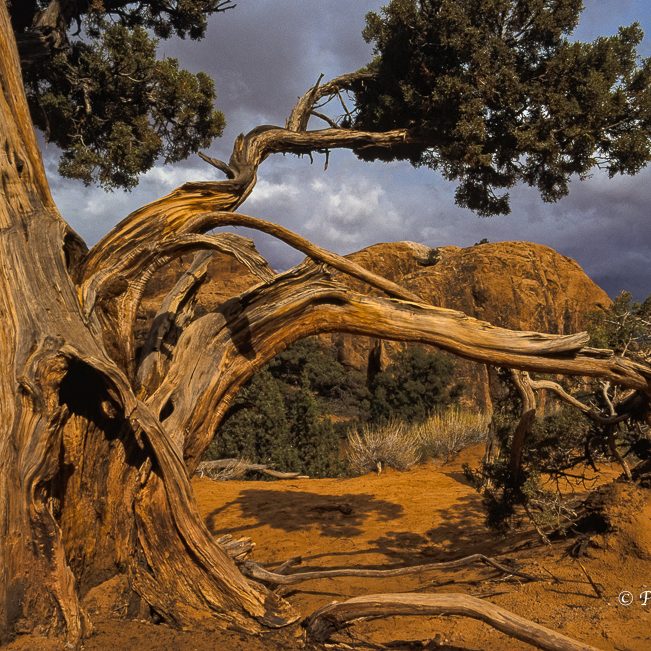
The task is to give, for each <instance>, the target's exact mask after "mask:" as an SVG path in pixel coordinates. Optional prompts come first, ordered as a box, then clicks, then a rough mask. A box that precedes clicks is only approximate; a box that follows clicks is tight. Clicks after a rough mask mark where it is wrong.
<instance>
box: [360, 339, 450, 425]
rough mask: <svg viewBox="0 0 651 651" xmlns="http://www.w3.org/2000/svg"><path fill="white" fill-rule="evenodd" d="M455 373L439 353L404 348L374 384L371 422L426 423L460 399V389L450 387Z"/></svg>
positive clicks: (376, 377)
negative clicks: (439, 409) (433, 412)
mask: <svg viewBox="0 0 651 651" xmlns="http://www.w3.org/2000/svg"><path fill="white" fill-rule="evenodd" d="M453 369H454V365H453V363H452V361H451V360H450V359H449V358H447V357H444V356H443V355H441V354H440V353H437V352H435V351H431V350H428V349H425V348H421V347H419V346H409V347H407V348H405V350H404V351H402V352H401V353H400V354H399V355H398V356H396V357H395V358H394V360H393V361H392V363H391V364H390V365H389V366H388V368H387V369H386V370H385V371H384V372H382V373H378V374H377V375H376V376H375V378H374V379H373V381H372V383H371V386H370V390H371V404H370V418H371V420H373V421H375V422H381V421H387V420H389V419H390V418H398V419H402V420H405V421H420V420H424V419H425V418H427V416H429V414H430V413H431V412H432V411H433V410H434V409H435V408H436V407H439V406H441V405H445V404H447V403H449V402H450V401H451V400H452V399H453V398H454V397H456V396H458V394H459V392H460V388H459V387H456V386H450V383H451V380H452V372H453Z"/></svg>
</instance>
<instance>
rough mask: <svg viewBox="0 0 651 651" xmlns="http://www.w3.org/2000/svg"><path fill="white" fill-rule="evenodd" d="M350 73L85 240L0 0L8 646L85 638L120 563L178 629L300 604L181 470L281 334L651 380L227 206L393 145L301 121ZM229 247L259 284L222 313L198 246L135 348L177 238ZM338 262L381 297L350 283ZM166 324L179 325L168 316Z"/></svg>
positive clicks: (2, 485) (606, 354)
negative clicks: (146, 297)
mask: <svg viewBox="0 0 651 651" xmlns="http://www.w3.org/2000/svg"><path fill="white" fill-rule="evenodd" d="M359 78H360V75H359V74H358V75H347V76H343V77H340V78H337V79H334V80H332V81H331V82H328V83H326V84H323V85H318V84H317V86H315V88H313V89H311V90H310V91H309V92H308V93H307V94H306V95H305V96H304V97H303V98H301V99H300V100H299V102H298V103H297V105H296V107H295V109H294V111H293V112H292V115H291V116H290V118H289V120H288V123H287V125H286V127H285V128H280V127H260V128H258V129H254V130H253V131H251V132H250V133H249V134H247V135H246V136H241V137H240V138H239V139H238V140H237V142H236V144H235V148H234V151H233V155H232V157H231V160H230V162H229V163H228V164H226V163H222V162H220V161H212V162H213V164H214V165H215V166H216V167H217V168H218V169H220V170H221V171H223V172H225V173H226V175H227V177H228V179H227V180H225V181H221V182H217V181H210V182H203V183H188V184H185V185H184V186H182V187H180V188H178V189H177V190H175V191H174V192H172V193H171V194H170V195H168V196H166V197H163V198H162V199H159V200H157V201H154V202H153V203H151V204H149V205H147V206H145V207H144V208H142V209H140V210H138V211H136V212H135V213H133V214H132V215H129V216H128V217H127V218H126V219H125V220H124V221H122V222H121V223H120V224H119V225H118V226H116V227H115V228H114V229H113V230H112V231H111V232H110V233H109V234H108V235H107V236H106V237H105V238H104V239H103V240H102V241H100V242H99V243H98V244H97V245H96V246H95V247H93V248H92V249H91V250H90V251H87V250H86V248H85V246H84V245H83V243H82V242H81V240H80V239H79V237H78V236H77V235H76V234H75V233H74V232H73V231H71V229H70V228H69V227H68V226H67V225H66V223H65V222H64V221H63V220H62V218H61V217H60V215H59V214H58V212H57V210H56V207H55V205H54V203H53V201H52V198H51V196H50V192H49V189H48V185H47V181H46V179H45V174H44V171H43V166H42V163H41V159H40V154H39V152H38V148H37V144H36V139H35V136H34V132H33V129H32V126H31V122H30V118H29V113H28V110H27V106H26V102H25V97H24V93H23V87H22V81H21V77H20V67H19V63H18V58H17V52H16V48H15V43H14V40H13V34H12V32H11V26H10V23H9V18H8V16H7V10H6V4H5V3H4V2H0V85H1V86H2V93H1V94H0V139H1V140H2V142H0V175H1V177H2V193H1V194H0V320H1V326H0V405H1V409H2V419H1V420H0V567H1V568H2V575H1V576H0V643H2V642H4V641H6V640H8V639H9V638H10V637H11V636H12V635H13V634H15V633H17V632H24V631H35V632H40V633H45V634H53V635H62V636H65V637H66V638H67V639H68V641H70V642H71V643H73V644H74V643H77V642H78V641H79V640H80V639H81V638H82V637H83V636H84V635H85V634H86V633H88V631H89V630H90V622H89V619H88V617H87V616H86V615H85V614H84V611H83V608H82V607H81V605H80V604H81V601H82V597H83V595H84V594H85V592H87V591H88V590H89V589H90V588H92V587H94V586H96V585H98V584H100V583H101V582H103V581H104V580H106V579H108V578H111V577H113V576H115V575H116V574H122V575H124V576H125V577H126V578H127V579H128V583H127V586H128V587H126V588H125V594H124V597H123V598H124V601H125V604H128V603H130V604H131V606H132V607H133V608H138V607H139V604H140V606H142V605H143V604H144V605H145V606H148V607H151V608H152V609H153V610H154V611H155V612H156V613H158V614H159V615H160V616H161V617H163V618H164V619H165V620H167V621H168V622H170V623H172V624H176V625H179V626H192V625H201V626H215V627H225V626H237V627H238V628H239V629H240V630H246V631H251V632H255V631H258V630H260V629H261V628H263V627H269V626H282V625H286V624H287V623H289V622H292V621H295V620H296V619H297V615H296V614H295V613H294V612H293V611H292V609H291V608H290V607H289V605H288V604H287V603H286V602H284V601H283V600H282V599H280V598H279V597H277V596H276V595H275V594H273V593H271V592H269V590H268V589H267V588H265V587H264V586H262V585H260V584H257V583H255V582H253V581H252V580H250V579H248V578H246V577H245V576H243V575H242V574H241V573H240V571H239V570H238V569H237V567H236V566H235V564H234V563H233V562H232V561H231V559H230V558H229V556H228V554H227V553H226V552H225V551H224V550H222V548H220V546H219V545H218V544H217V542H216V541H215V540H213V538H212V537H211V535H210V533H209V532H208V530H207V529H206V527H205V526H204V524H203V523H202V521H201V519H200V517H199V515H198V512H197V509H196V507H195V505H194V500H193V497H192V491H191V487H190V483H189V476H190V474H191V473H192V471H193V470H194V468H195V467H196V464H197V463H198V461H199V459H200V458H201V455H202V454H203V452H204V451H205V449H206V447H207V446H208V445H209V443H210V441H211V439H212V437H213V436H214V433H215V429H216V428H217V426H218V425H219V423H220V421H221V419H222V418H223V416H224V414H225V413H226V411H227V409H228V406H229V405H230V403H231V402H232V400H233V397H234V396H235V395H236V393H237V391H238V389H239V388H240V387H241V386H242V384H243V383H244V382H246V381H247V380H248V379H249V378H250V377H251V375H252V373H253V372H254V371H255V370H256V369H257V368H259V367H260V366H261V365H262V364H264V363H265V362H266V361H268V360H269V359H270V358H271V357H273V356H274V355H275V354H277V353H278V352H279V351H281V350H282V349H283V348H284V347H286V346H287V345H288V344H289V343H291V342H292V341H294V340H296V339H298V338H300V337H304V336H307V335H310V334H315V333H318V332H328V331H346V332H351V333H359V334H364V335H370V336H376V337H382V338H391V339H396V340H403V341H416V342H421V343H426V344H431V345H434V346H438V347H440V348H443V349H445V350H449V351H451V352H453V353H456V354H458V355H462V356H464V357H466V358H469V359H473V360H477V361H480V362H483V363H493V364H500V365H503V366H510V367H513V368H518V369H523V370H531V371H541V372H548V373H569V374H577V375H593V376H600V377H605V378H608V379H609V380H611V381H612V382H616V383H620V384H622V385H625V386H628V387H631V388H633V389H635V390H637V391H640V392H645V393H646V394H648V393H649V382H650V380H651V369H649V368H648V367H646V366H643V365H640V364H635V363H633V362H630V361H628V360H625V359H621V358H618V357H616V356H614V355H613V353H612V352H611V351H596V350H592V349H588V348H584V345H585V343H586V336H585V335H584V334H579V335H572V336H567V337H560V336H553V335H543V334H539V333H522V332H513V331H509V330H505V329H502V328H496V327H493V326H491V325H490V324H487V323H484V322H480V321H477V320H476V319H472V318H470V317H467V316H466V315H464V314H461V313H459V312H454V311H451V310H444V309H441V308H436V307H432V306H427V305H423V304H421V303H419V301H418V297H417V296H415V295H413V294H411V293H410V292H407V291H406V290H404V289H402V288H400V287H398V286H396V285H395V284H393V283H390V282H389V281H387V280H385V279H383V278H379V277H377V276H375V275H374V274H371V273H369V272H368V271H366V270H364V269H362V268H361V267H359V266H358V265H355V264H353V263H351V262H350V261H347V260H344V259H342V258H341V257H339V256H337V255H335V254H332V253H330V252H327V251H324V250H322V249H320V248H318V247H316V246H314V245H312V244H311V243H310V242H308V241H307V240H304V239H303V238H300V237H299V236H297V235H295V234H293V233H290V232H289V231H286V230H285V229H282V228H280V227H278V226H275V225H274V224H270V223H268V222H263V221H261V220H257V219H255V218H253V217H249V216H246V215H241V214H238V213H235V212H234V211H235V210H236V208H237V207H238V206H239V205H240V204H241V203H242V201H244V199H245V198H246V197H247V196H248V194H249V193H250V192H251V191H252V189H253V187H254V185H255V180H256V172H257V167H258V165H259V164H260V163H261V162H262V161H263V160H264V159H265V158H266V157H267V156H268V155H270V154H272V153H275V152H293V153H302V152H309V151H313V150H321V149H328V148H334V147H347V148H352V149H355V148H358V147H368V146H373V147H392V146H399V145H400V144H402V143H404V142H408V141H410V139H411V138H412V136H411V135H410V134H409V133H408V132H406V131H404V130H396V131H389V132H385V133H369V132H359V131H353V130H350V129H341V128H338V127H337V126H336V125H333V126H332V128H328V129H324V130H321V131H308V130H307V126H308V120H309V117H310V115H311V113H312V112H313V107H314V105H315V103H316V102H317V100H318V99H319V98H322V97H324V96H328V95H330V94H332V93H335V92H337V91H338V90H340V89H343V88H346V87H348V86H349V85H350V84H351V83H352V82H353V81H356V80H359ZM228 224H240V225H247V226H251V227H254V228H258V229H260V230H264V231H266V232H269V233H271V234H272V235H275V236H276V237H280V238H281V239H284V240H285V241H287V242H289V243H290V244H292V245H293V246H295V247H297V248H299V249H300V250H302V251H304V252H305V253H306V254H307V255H308V257H309V258H311V261H309V262H306V263H304V264H302V265H299V266H298V267H297V268H295V269H292V270H290V271H289V272H286V273H284V274H281V275H278V276H272V275H270V274H269V271H268V269H267V268H266V267H265V266H264V264H262V261H261V259H260V257H259V256H258V255H257V254H256V253H255V251H253V250H252V249H251V247H250V246H248V245H247V243H246V242H245V241H243V240H242V239H241V238H236V237H233V236H214V235H206V234H205V233H206V232H207V231H208V230H210V229H212V228H214V227H216V226H222V225H228ZM210 249H219V250H222V251H227V252H229V253H231V254H232V255H235V256H236V257H238V258H239V259H240V260H242V261H244V262H245V263H246V264H247V265H248V266H249V267H250V268H251V269H254V270H257V272H258V274H259V276H260V279H261V283H260V284H259V285H258V286H257V287H255V288H253V289H252V290H250V291H248V292H246V293H244V294H243V295H242V296H240V297H238V298H236V299H233V300H231V301H229V302H228V303H227V304H226V305H224V306H222V307H221V308H220V309H219V310H218V311H217V312H215V313H211V314H206V315H203V316H201V317H198V318H195V315H193V314H192V311H191V309H190V305H191V298H192V295H193V292H194V291H196V287H197V283H198V282H200V279H201V275H202V273H203V272H202V265H204V263H205V259H204V258H199V259H197V262H196V265H195V267H194V269H193V271H192V273H191V274H189V275H188V276H186V277H184V278H183V279H182V280H181V281H180V282H179V284H178V285H177V286H176V287H175V288H174V290H173V291H172V293H171V294H170V295H169V296H168V297H167V298H166V300H165V302H164V304H163V305H162V306H161V312H160V313H159V315H158V317H157V319H156V320H155V323H154V325H153V327H152V331H151V333H150V336H149V337H148V339H147V344H146V346H145V349H144V351H143V352H142V354H141V355H140V357H139V358H138V359H136V356H135V346H134V338H133V330H134V321H135V315H136V312H137V308H138V305H139V301H140V298H141V296H142V292H143V290H144V287H145V285H146V282H147V280H148V279H149V278H150V277H151V275H152V274H153V273H154V271H155V270H156V269H157V268H159V267H160V266H161V265H162V264H165V263H166V262H167V261H169V260H171V259H172V258H173V257H175V256H177V255H179V254H180V253H181V252H185V251H188V250H197V251H203V250H210ZM325 264H327V265H328V266H331V267H334V268H336V269H339V270H340V271H343V272H345V273H348V274H352V275H354V276H356V277H357V278H360V279H363V280H365V281H366V282H368V283H370V284H372V285H374V286H376V287H378V288H380V289H382V290H384V291H385V292H386V293H388V294H389V296H391V297H393V298H388V299H383V298H370V297H367V296H361V295H357V294H355V293H353V292H351V291H350V290H349V289H348V288H346V287H343V286H342V285H341V284H339V283H338V282H337V281H336V280H335V279H333V278H332V277H331V276H330V274H329V273H328V270H327V269H326V267H325V266H324V265H325ZM172 326H173V327H172Z"/></svg>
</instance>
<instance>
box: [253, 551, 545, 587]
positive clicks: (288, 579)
mask: <svg viewBox="0 0 651 651" xmlns="http://www.w3.org/2000/svg"><path fill="white" fill-rule="evenodd" d="M478 563H482V564H484V565H489V566H491V567H493V568H495V569H496V570H499V571H500V572H504V573H505V574H512V575H513V576H519V577H521V578H523V579H526V580H527V581H541V580H542V579H541V577H538V576H533V575H531V574H526V573H525V572H520V571H518V570H515V569H513V568H511V567H508V566H506V565H503V564H502V563H498V562H497V561H496V560H495V559H493V558H490V557H489V556H484V555H483V554H472V555H471V556H465V557H464V558H459V559H457V560H454V561H443V562H440V563H427V564H425V565H414V566H412V567H398V568H394V569H387V570H370V569H365V568H361V567H345V568H339V569H332V570H328V569H324V570H312V571H309V572H295V573H294V574H287V573H286V572H278V571H276V572H270V571H269V570H265V569H264V568H263V567H260V565H258V564H257V563H254V562H252V561H247V562H246V563H244V564H243V565H242V566H241V567H242V571H243V572H244V573H245V574H246V575H247V576H250V577H251V578H253V579H256V580H258V581H263V582H264V583H269V584H271V585H296V584H297V583H303V582H304V581H314V580H317V579H333V578H337V577H342V576H357V577H364V578H377V579H382V578H390V577H395V576H408V575H410V574H421V573H423V572H436V571H439V570H453V569H457V568H460V567H468V566H469V565H476V564H478ZM294 564H295V563H294Z"/></svg>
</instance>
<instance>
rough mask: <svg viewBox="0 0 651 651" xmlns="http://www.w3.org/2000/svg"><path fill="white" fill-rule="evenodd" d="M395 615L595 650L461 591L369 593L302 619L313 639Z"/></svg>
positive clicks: (550, 649) (549, 646)
mask: <svg viewBox="0 0 651 651" xmlns="http://www.w3.org/2000/svg"><path fill="white" fill-rule="evenodd" d="M398 615H403V616H414V615H424V616H433V615H448V616H449V615H458V616H462V617H471V618H473V619H478V620H480V621H482V622H485V623H486V624H488V625H489V626H492V627H493V628H495V629H497V630H498V631H501V632H502V633H504V634H506V635H509V636H510V637H513V638H516V639H517V640H521V641H523V642H528V643H529V644H533V645H534V646H536V647H538V648H539V649H545V650H546V651H596V649H595V648H594V647H592V646H589V645H587V644H584V643H582V642H578V641H576V640H573V639H572V638H569V637H566V636H565V635H562V634H561V633H557V632H556V631H553V630H551V629H549V628H546V627H545V626H541V625H540V624H536V623H535V622H532V621H530V620H528V619H525V618H524V617H520V616H519V615H516V614H514V613H512V612H510V611H508V610H506V609H504V608H501V607H500V606H496V605H495V604H492V603H490V602H488V601H483V600H482V599H478V598H476V597H471V596H469V595H465V594H418V595H416V594H402V593H398V594H373V595H366V596H363V597H354V598H352V599H348V600H347V601H343V602H336V601H335V602H333V603H331V604H329V605H328V606H324V607H323V608H320V609H319V610H317V611H316V612H315V613H314V614H312V615H311V616H310V617H309V618H308V619H307V621H306V622H305V624H304V625H305V627H306V628H307V631H308V633H309V635H310V636H311V637H312V638H313V639H314V640H316V641H317V642H325V641H327V640H328V639H329V638H330V637H331V636H332V635H333V634H334V633H336V632H337V631H339V630H341V629H343V628H345V627H347V626H348V625H349V624H350V623H352V622H353V621H355V620H359V619H365V618H379V617H394V616H398Z"/></svg>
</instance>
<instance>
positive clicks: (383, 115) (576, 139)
mask: <svg viewBox="0 0 651 651" xmlns="http://www.w3.org/2000/svg"><path fill="white" fill-rule="evenodd" d="M582 9H583V4H582V1H581V0H421V1H418V0H392V1H391V2H389V4H388V5H387V6H386V7H385V8H384V9H383V10H382V11H381V12H380V13H379V14H378V13H373V12H372V13H369V14H368V16H367V24H366V29H365V32H364V37H365V38H366V40H367V41H369V42H371V43H372V44H373V46H374V48H375V54H376V58H375V60H374V61H373V62H372V63H371V64H370V66H369V68H370V69H371V70H372V71H374V72H375V73H377V74H376V77H375V79H374V80H372V81H368V80H366V81H363V82H360V84H359V86H358V88H357V89H356V100H357V109H358V112H357V115H356V119H355V122H356V126H357V127H359V128H364V129H373V130H385V129H392V128H409V129H411V130H412V131H413V133H414V134H415V135H417V136H419V138H420V141H421V142H422V143H424V145H425V146H422V145H418V146H405V147H403V148H401V149H396V150H393V149H392V150H390V151H389V150H385V151H380V150H372V149H365V150H363V151H360V152H358V155H360V156H361V157H363V158H383V159H392V158H402V159H407V160H409V161H411V162H412V163H413V164H414V165H425V166H428V167H430V168H432V169H436V170H440V171H441V172H442V173H443V175H444V176H445V177H446V178H448V179H451V180H455V181H458V182H459V185H458V189H457V192H456V200H457V202H458V203H459V204H460V205H462V206H466V207H468V208H471V209H472V210H475V211H477V212H478V213H479V214H481V215H491V214H497V213H505V212H508V211H509V195H508V193H505V192H503V189H504V188H510V187H512V186H513V185H515V184H516V183H517V182H520V181H523V182H525V183H527V184H529V185H531V186H533V187H536V188H537V189H538V190H539V191H540V194H541V196H542V198H543V199H544V200H545V201H556V200H557V199H559V198H560V197H563V196H565V195H566V194H567V192H568V183H569V180H570V177H571V176H572V175H578V176H579V177H581V178H584V177H586V176H587V175H588V174H589V172H590V170H592V169H593V168H594V167H595V166H598V167H601V168H603V169H606V170H607V171H608V173H609V174H610V175H614V174H616V173H627V174H633V173H636V172H638V171H639V170H640V169H641V168H642V167H643V166H644V165H645V164H646V163H647V162H648V161H649V158H650V154H651V150H650V145H649V134H650V125H651V84H650V83H649V82H650V80H651V62H650V61H649V59H643V60H642V59H640V58H639V57H638V55H637V51H636V48H637V46H638V45H639V43H640V41H641V39H642V36H643V34H642V31H641V29H640V27H639V26H638V25H637V24H633V25H631V26H629V27H622V28H620V30H619V32H618V33H617V34H616V35H615V36H609V37H601V38H598V39H596V40H595V41H594V42H591V43H581V42H570V41H569V40H568V37H569V36H570V35H571V33H572V31H573V29H574V28H575V27H576V25H577V22H578V19H579V15H580V13H581V11H582Z"/></svg>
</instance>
